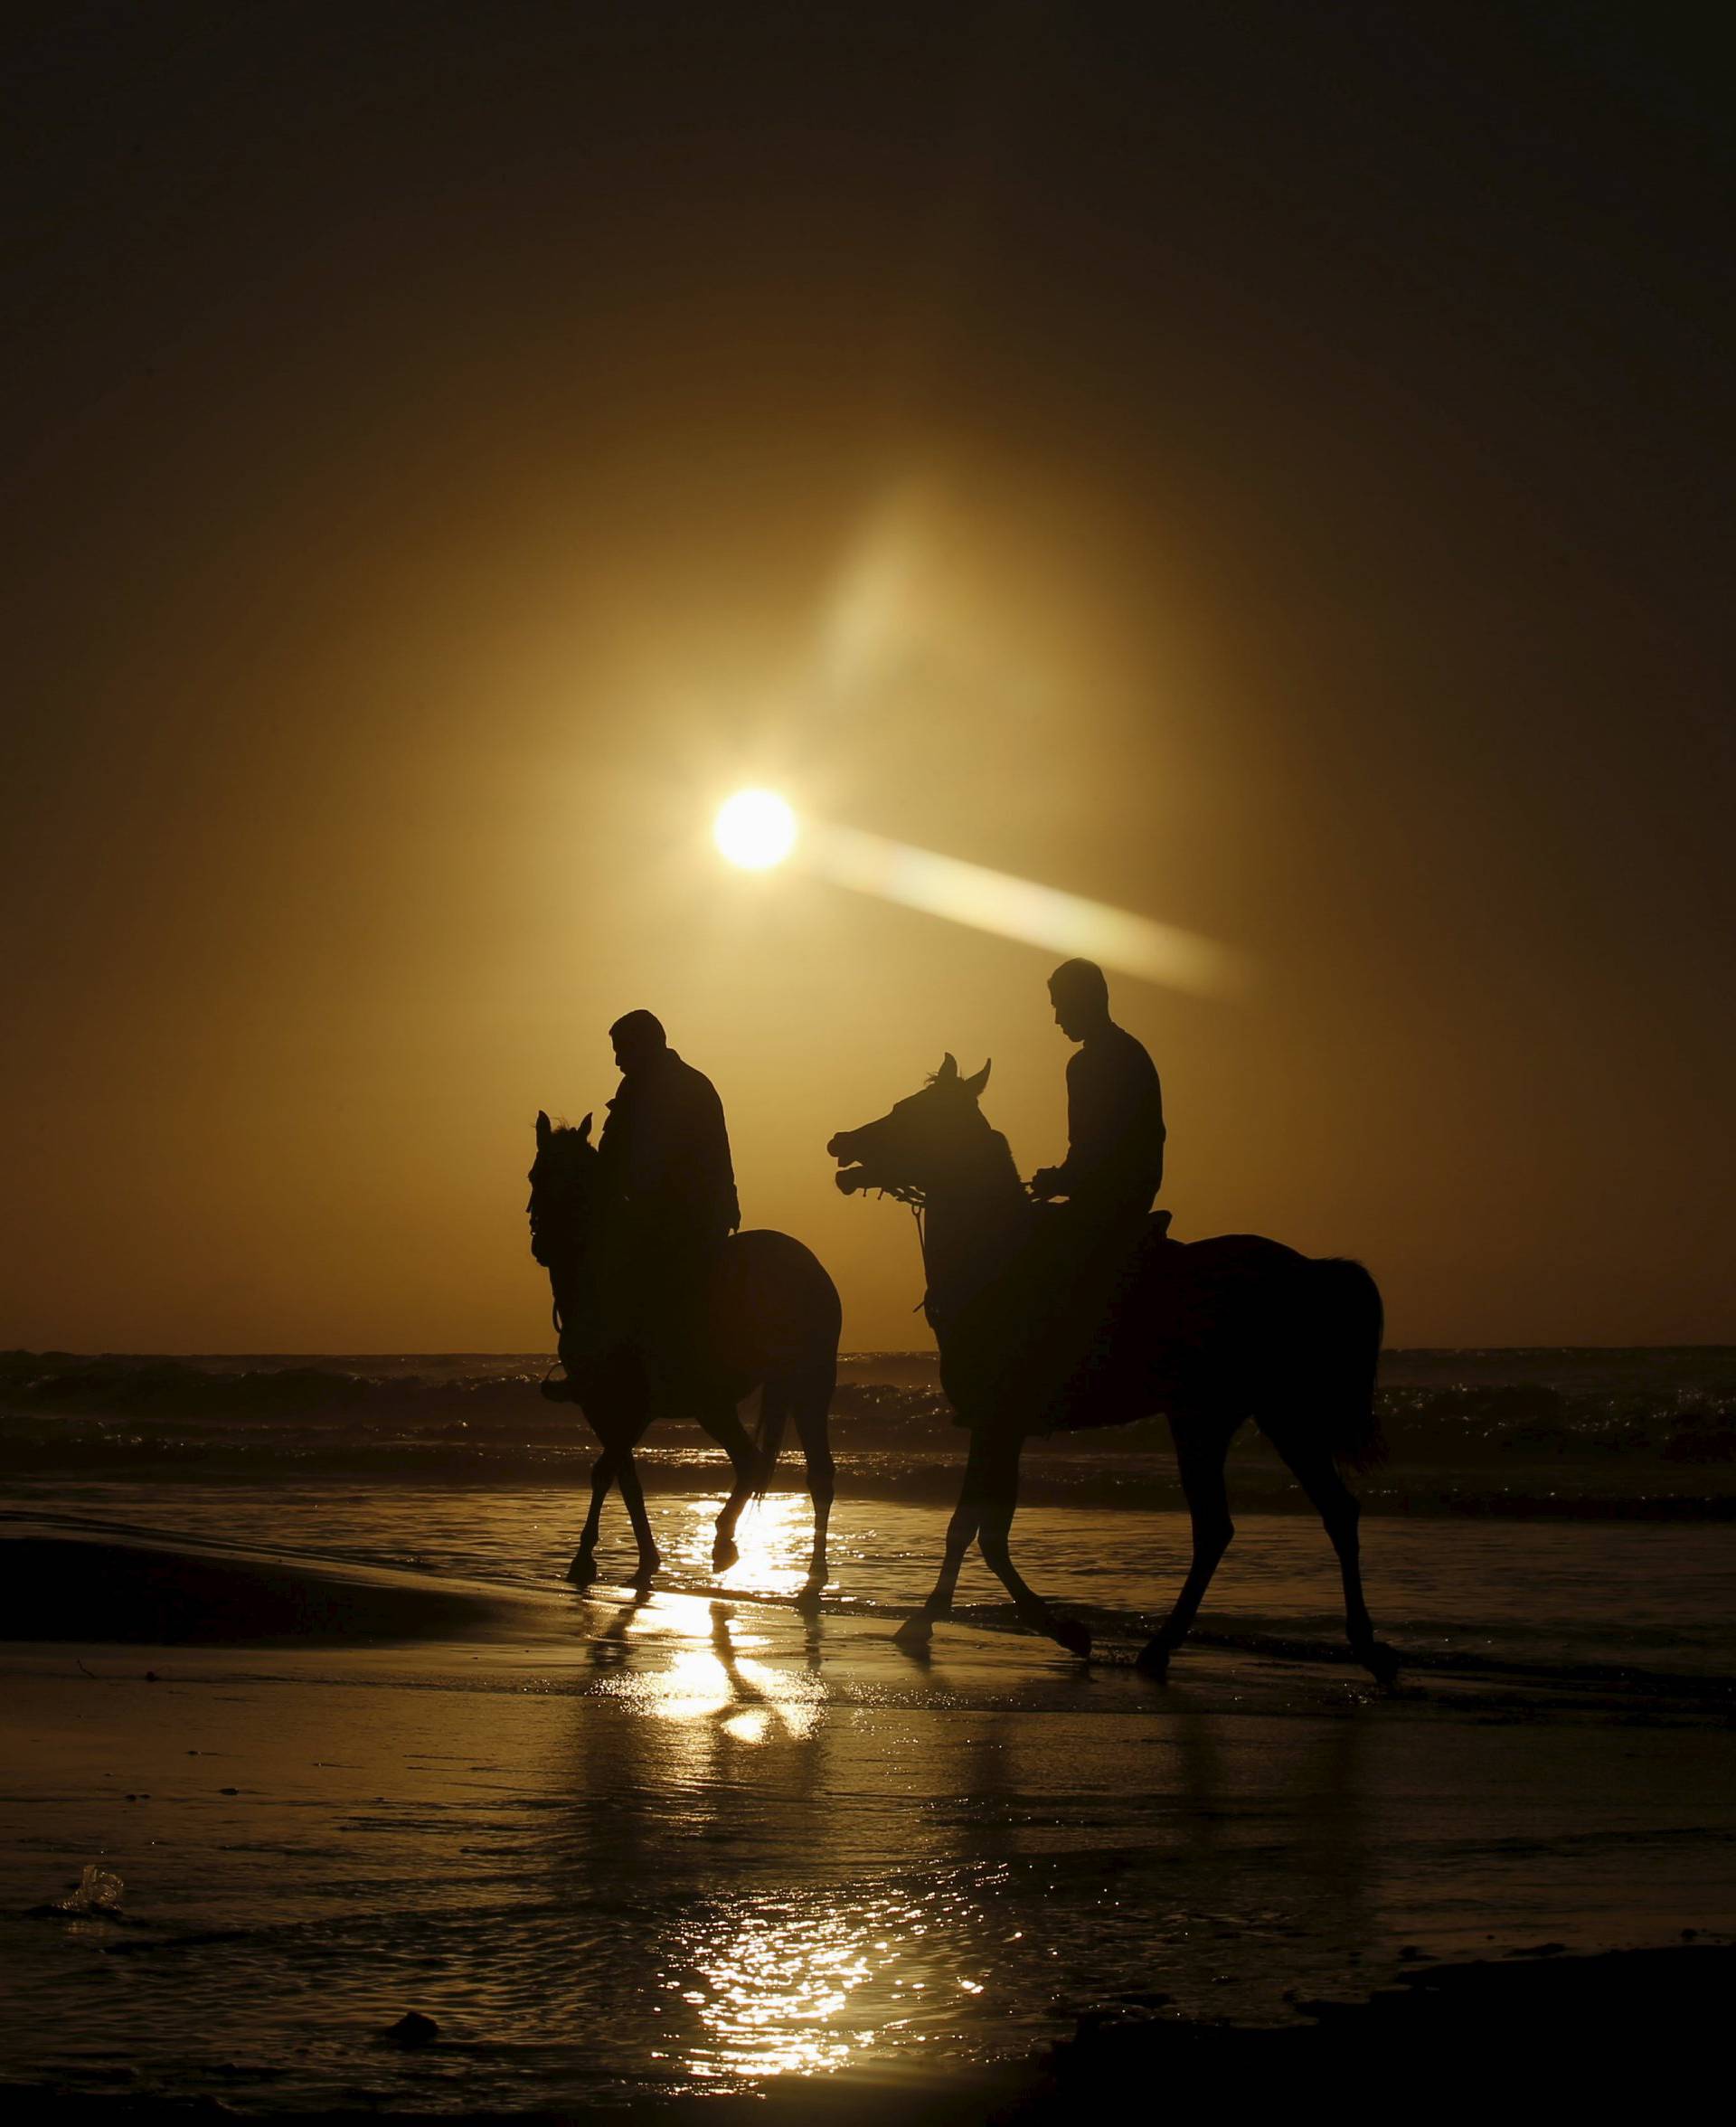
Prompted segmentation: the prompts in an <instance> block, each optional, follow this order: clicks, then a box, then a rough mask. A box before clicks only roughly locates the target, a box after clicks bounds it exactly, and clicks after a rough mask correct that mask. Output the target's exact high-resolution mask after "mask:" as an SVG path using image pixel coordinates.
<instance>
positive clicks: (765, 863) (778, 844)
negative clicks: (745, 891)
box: [712, 790, 796, 872]
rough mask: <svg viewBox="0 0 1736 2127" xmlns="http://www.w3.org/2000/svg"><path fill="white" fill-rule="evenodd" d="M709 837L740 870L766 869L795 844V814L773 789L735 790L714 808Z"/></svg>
mask: <svg viewBox="0 0 1736 2127" xmlns="http://www.w3.org/2000/svg"><path fill="white" fill-rule="evenodd" d="M712 840H713V841H714V842H715V843H716V844H717V846H718V848H719V850H720V851H721V852H722V855H723V856H727V857H728V858H729V860H730V862H731V864H732V865H741V868H742V870H743V871H747V872H766V871H769V870H770V869H771V867H772V865H776V864H782V862H783V861H784V859H785V858H786V857H787V856H788V855H789V853H790V851H791V850H792V849H793V848H794V847H795V846H796V815H795V814H794V813H793V812H792V811H791V810H790V809H789V808H788V805H786V804H785V803H784V801H783V799H781V798H779V797H778V794H777V793H776V791H774V790H738V791H737V792H736V794H735V796H734V797H733V798H731V799H728V800H727V801H726V802H725V803H724V804H722V805H721V806H720V807H719V808H718V812H717V818H716V819H714V820H713V821H712Z"/></svg>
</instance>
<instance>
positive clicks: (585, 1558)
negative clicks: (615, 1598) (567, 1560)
mask: <svg viewBox="0 0 1736 2127" xmlns="http://www.w3.org/2000/svg"><path fill="white" fill-rule="evenodd" d="M567 1578H568V1579H569V1580H570V1581H571V1583H572V1584H573V1586H574V1587H575V1588H589V1587H590V1584H591V1583H592V1582H593V1581H594V1580H595V1579H596V1578H597V1559H596V1555H595V1554H594V1553H593V1552H590V1551H580V1552H576V1553H575V1554H574V1555H573V1561H572V1564H571V1565H570V1566H569V1567H568V1568H567Z"/></svg>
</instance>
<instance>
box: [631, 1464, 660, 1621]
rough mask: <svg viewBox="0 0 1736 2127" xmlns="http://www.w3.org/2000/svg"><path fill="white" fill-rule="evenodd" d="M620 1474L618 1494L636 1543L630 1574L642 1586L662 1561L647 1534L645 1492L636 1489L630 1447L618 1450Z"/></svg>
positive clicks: (638, 1488)
mask: <svg viewBox="0 0 1736 2127" xmlns="http://www.w3.org/2000/svg"><path fill="white" fill-rule="evenodd" d="M620 1476H621V1498H622V1500H623V1502H624V1503H625V1505H626V1507H627V1519H628V1520H629V1521H630V1522H631V1523H632V1524H633V1541H634V1542H635V1543H636V1544H637V1546H638V1547H639V1564H638V1570H637V1573H635V1574H634V1575H633V1582H634V1585H635V1586H636V1587H644V1586H645V1584H646V1583H647V1582H648V1581H649V1580H650V1579H651V1577H652V1575H653V1574H655V1573H656V1570H657V1568H658V1567H659V1566H660V1565H662V1564H663V1554H662V1553H661V1552H660V1551H659V1550H658V1549H657V1545H656V1537H655V1536H652V1534H651V1517H650V1516H649V1515H648V1514H647V1513H646V1510H645V1493H644V1491H643V1490H642V1489H640V1485H639V1469H638V1464H637V1462H635V1461H634V1460H633V1451H632V1449H631V1448H623V1449H622V1450H621V1451H620Z"/></svg>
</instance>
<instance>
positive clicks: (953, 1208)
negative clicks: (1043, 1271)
mask: <svg viewBox="0 0 1736 2127" xmlns="http://www.w3.org/2000/svg"><path fill="white" fill-rule="evenodd" d="M1026 1210H1027V1205H1026V1204H1025V1199H1024V1191H1023V1190H1022V1189H1021V1188H1020V1186H1019V1177H1018V1174H1017V1171H1016V1169H1015V1168H1014V1165H1013V1160H1012V1156H1011V1154H1010V1153H1008V1151H1007V1149H1006V1140H1005V1139H1004V1138H1001V1137H999V1136H996V1137H995V1138H993V1139H990V1140H987V1141H986V1150H985V1154H984V1156H983V1157H982V1158H977V1159H973V1160H972V1161H970V1162H969V1163H967V1165H965V1166H962V1167H960V1169H959V1171H958V1173H957V1174H956V1175H954V1176H952V1177H948V1180H947V1181H946V1183H945V1184H944V1185H942V1186H939V1187H937V1188H931V1189H930V1190H929V1209H928V1232H927V1250H928V1279H929V1291H928V1300H929V1313H930V1315H931V1316H932V1317H934V1318H936V1319H938V1320H939V1321H945V1320H946V1319H948V1317H954V1318H956V1317H957V1315H958V1313H959V1311H960V1310H961V1309H963V1308H965V1307H967V1305H968V1304H969V1303H970V1302H971V1301H972V1300H975V1299H976V1298H977V1296H978V1295H979V1294H980V1293H981V1292H982V1291H983V1290H985V1289H986V1287H988V1286H990V1285H993V1284H995V1282H996V1281H998V1280H999V1279H1000V1278H1001V1277H1002V1276H1003V1275H1004V1273H1005V1271H1006V1270H1007V1268H1008V1266H1009V1265H1010V1263H1011V1262H1012V1261H1013V1259H1014V1257H1015V1256H1016V1255H1017V1253H1018V1252H1019V1249H1020V1247H1021V1246H1022V1244H1023V1243H1024V1235H1025V1212H1026Z"/></svg>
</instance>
